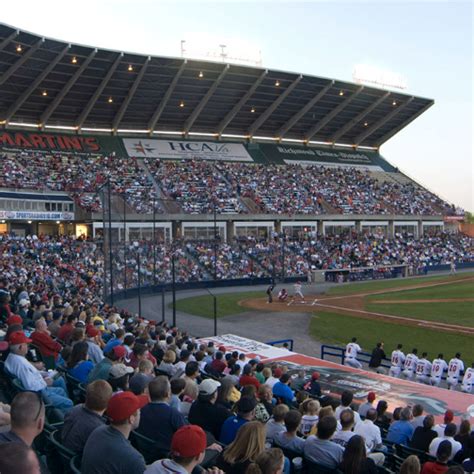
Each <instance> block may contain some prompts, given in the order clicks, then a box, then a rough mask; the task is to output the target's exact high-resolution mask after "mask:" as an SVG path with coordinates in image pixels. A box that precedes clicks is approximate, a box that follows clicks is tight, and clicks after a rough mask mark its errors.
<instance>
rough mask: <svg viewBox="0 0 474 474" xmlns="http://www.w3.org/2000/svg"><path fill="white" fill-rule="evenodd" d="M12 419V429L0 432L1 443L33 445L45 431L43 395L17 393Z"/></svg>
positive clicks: (12, 404) (12, 409) (12, 408)
mask: <svg viewBox="0 0 474 474" xmlns="http://www.w3.org/2000/svg"><path fill="white" fill-rule="evenodd" d="M10 420H11V421H10V431H6V432H3V433H0V445H1V444H4V443H21V444H25V445H26V446H31V445H32V444H33V441H34V439H35V438H36V437H37V436H38V435H39V434H40V433H41V432H42V431H43V426H44V422H45V406H44V402H43V399H42V397H41V396H40V395H38V394H37V393H33V392H20V393H18V394H17V395H15V398H14V399H13V401H12V403H11V408H10ZM0 472H3V471H0Z"/></svg>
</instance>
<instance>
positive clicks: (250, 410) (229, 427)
mask: <svg viewBox="0 0 474 474" xmlns="http://www.w3.org/2000/svg"><path fill="white" fill-rule="evenodd" d="M256 406H257V400H256V399H255V397H253V398H247V397H242V398H241V399H240V400H239V401H238V402H237V414H236V415H235V416H231V417H229V418H227V420H225V421H224V423H223V425H222V429H221V433H220V437H219V441H220V442H221V443H223V444H230V443H232V441H234V439H235V437H236V435H237V431H238V430H239V428H240V427H241V426H242V425H244V424H246V423H248V422H249V421H252V420H253V419H254V418H255V407H256Z"/></svg>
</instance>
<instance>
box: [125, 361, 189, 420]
mask: <svg viewBox="0 0 474 474" xmlns="http://www.w3.org/2000/svg"><path fill="white" fill-rule="evenodd" d="M153 379H154V375H153V364H152V362H151V361H149V360H148V359H143V360H141V361H140V362H139V364H138V372H136V373H135V374H133V375H132V376H131V378H130V380H129V383H128V385H129V387H130V390H131V391H132V392H133V393H134V394H135V395H142V394H143V393H145V391H146V393H148V384H149V383H150V382H151V381H152V380H153ZM183 385H184V381H183ZM175 408H176V407H175ZM178 411H179V410H178Z"/></svg>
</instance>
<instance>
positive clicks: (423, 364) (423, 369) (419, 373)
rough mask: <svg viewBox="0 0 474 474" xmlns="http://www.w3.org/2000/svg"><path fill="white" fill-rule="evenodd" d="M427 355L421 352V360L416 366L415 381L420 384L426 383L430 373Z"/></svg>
mask: <svg viewBox="0 0 474 474" xmlns="http://www.w3.org/2000/svg"><path fill="white" fill-rule="evenodd" d="M427 357H428V353H427V352H423V354H421V359H419V360H418V362H417V364H416V370H415V372H416V381H417V382H420V383H428V382H429V376H430V373H431V362H430V361H429V360H428V359H427Z"/></svg>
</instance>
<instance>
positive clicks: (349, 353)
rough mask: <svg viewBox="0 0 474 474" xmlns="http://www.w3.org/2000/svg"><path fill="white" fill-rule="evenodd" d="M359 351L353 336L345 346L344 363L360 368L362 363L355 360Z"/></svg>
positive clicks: (359, 348)
mask: <svg viewBox="0 0 474 474" xmlns="http://www.w3.org/2000/svg"><path fill="white" fill-rule="evenodd" d="M361 351H362V349H361V347H360V346H359V344H357V338H356V337H353V338H352V340H351V342H349V344H347V346H346V353H345V354H344V355H345V357H344V364H345V365H348V366H349V367H354V368H355V369H362V364H361V363H360V362H359V361H358V360H357V354H358V353H359V352H361Z"/></svg>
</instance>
